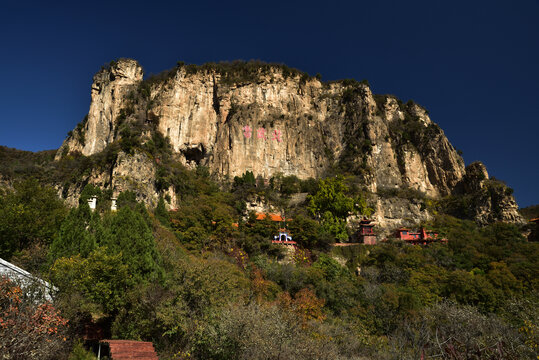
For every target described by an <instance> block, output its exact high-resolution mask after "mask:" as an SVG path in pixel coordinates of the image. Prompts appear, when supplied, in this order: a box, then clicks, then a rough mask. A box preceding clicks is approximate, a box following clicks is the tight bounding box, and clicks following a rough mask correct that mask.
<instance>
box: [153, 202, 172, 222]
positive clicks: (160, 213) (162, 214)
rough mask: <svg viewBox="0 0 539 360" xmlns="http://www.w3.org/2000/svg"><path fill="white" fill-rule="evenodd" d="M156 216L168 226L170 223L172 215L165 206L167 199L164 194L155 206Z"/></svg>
mask: <svg viewBox="0 0 539 360" xmlns="http://www.w3.org/2000/svg"><path fill="white" fill-rule="evenodd" d="M155 217H156V218H157V219H158V220H159V221H160V222H161V224H163V225H165V226H168V225H169V224H170V216H169V214H168V211H167V208H166V207H165V200H164V199H163V197H162V196H160V197H159V202H158V203H157V207H156V208H155Z"/></svg>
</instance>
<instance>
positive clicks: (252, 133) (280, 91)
mask: <svg viewBox="0 0 539 360" xmlns="http://www.w3.org/2000/svg"><path fill="white" fill-rule="evenodd" d="M234 71H236V73H234ZM242 71H243V70H241V71H238V69H235V70H230V71H228V70H223V69H222V68H219V67H218V66H216V67H215V68H212V67H211V66H210V67H199V68H198V69H193V67H189V66H182V67H179V68H177V69H175V70H174V71H171V72H170V73H169V74H168V76H166V77H163V78H161V79H158V80H156V79H153V80H152V81H148V80H146V81H143V80H142V68H141V66H140V65H139V64H138V63H137V62H136V61H134V60H129V59H124V60H119V61H118V62H116V63H113V64H112V65H111V66H110V67H109V68H108V69H102V70H101V71H99V72H98V73H97V74H96V75H95V76H94V81H93V84H92V102H91V105H90V111H89V114H88V121H87V122H86V124H85V126H84V130H83V131H84V136H82V137H81V136H71V137H70V138H68V139H67V140H66V141H65V142H64V144H63V145H62V147H61V148H60V150H59V152H58V154H57V158H60V157H61V156H62V154H66V153H69V152H73V151H79V152H81V153H82V154H83V155H92V154H95V153H98V152H100V151H102V150H103V149H104V148H105V146H106V145H107V144H110V143H112V142H114V141H116V140H119V139H120V138H121V132H119V131H118V127H119V125H120V124H121V123H122V122H126V121H128V122H129V121H130V122H134V123H135V122H138V123H152V124H154V125H155V128H156V129H157V131H159V132H160V133H161V134H162V135H164V136H165V137H168V139H169V141H170V143H171V145H172V147H173V149H174V151H175V154H176V156H177V157H178V158H179V159H180V161H182V162H183V163H184V164H186V165H188V166H189V165H193V166H194V165H205V166H207V167H208V168H209V169H210V171H211V172H212V173H214V174H217V175H219V176H222V177H227V176H228V177H230V178H232V177H234V176H241V175H242V174H243V173H245V172H246V171H252V172H253V173H254V175H255V176H261V177H263V178H265V179H268V178H270V177H271V176H272V175H274V174H276V173H282V174H284V175H296V176H297V177H299V178H303V179H304V178H309V177H315V178H316V177H319V176H322V175H324V174H327V171H328V169H331V168H334V167H335V166H339V167H340V169H341V170H346V171H348V172H351V173H355V174H357V175H360V176H361V177H362V178H363V180H364V183H365V185H366V186H367V188H368V189H369V190H370V191H372V192H377V191H381V190H387V189H397V188H401V189H407V188H411V189H415V190H417V191H420V192H422V193H425V194H426V195H428V196H430V197H433V198H439V197H441V196H444V195H448V194H450V193H451V192H452V191H453V189H454V188H455V186H456V185H457V184H458V183H459V182H460V181H461V180H462V178H463V176H464V175H465V170H464V161H463V160H462V158H461V157H460V156H459V155H458V154H457V152H456V150H455V149H454V148H453V146H452V145H451V144H450V143H449V141H448V140H447V138H446V137H445V135H444V133H443V131H442V130H441V129H440V128H439V127H438V126H437V125H436V124H434V123H433V122H432V121H431V119H430V117H429V116H428V113H427V112H426V111H425V110H424V109H423V108H422V107H420V106H418V105H416V104H413V103H409V104H402V103H401V102H400V101H398V100H397V99H395V98H394V97H391V96H376V95H373V94H372V92H371V90H370V88H369V87H368V86H367V85H365V84H360V83H357V82H349V81H342V82H333V83H321V82H320V81H319V80H317V79H315V78H309V77H306V76H301V74H299V73H296V72H292V73H290V72H288V71H287V70H286V69H284V68H283V67H279V66H270V65H266V66H265V67H261V68H260V69H258V70H256V69H255V70H253V69H252V68H251V70H250V71H251V72H250V73H249V74H248V76H242V74H243V75H245V74H244V72H243V73H242ZM81 138H83V139H84V141H81ZM123 166H124V167H125V166H126V165H125V164H124V165H123ZM109 182H111V180H109ZM148 191H149V190H148Z"/></svg>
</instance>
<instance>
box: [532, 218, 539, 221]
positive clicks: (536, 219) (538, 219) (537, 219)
mask: <svg viewBox="0 0 539 360" xmlns="http://www.w3.org/2000/svg"><path fill="white" fill-rule="evenodd" d="M530 221H533V222H539V218H535V219H531V220H530Z"/></svg>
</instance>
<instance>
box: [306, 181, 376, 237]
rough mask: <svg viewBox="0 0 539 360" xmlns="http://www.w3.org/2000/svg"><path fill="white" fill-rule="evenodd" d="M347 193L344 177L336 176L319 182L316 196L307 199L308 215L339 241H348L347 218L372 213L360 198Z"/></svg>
mask: <svg viewBox="0 0 539 360" xmlns="http://www.w3.org/2000/svg"><path fill="white" fill-rule="evenodd" d="M348 192H349V189H348V186H346V184H345V182H344V177H342V176H336V177H332V178H327V179H325V180H320V181H319V183H318V191H317V192H316V194H314V195H312V196H309V197H308V198H309V206H308V209H309V211H310V213H311V214H312V215H313V216H315V217H317V218H318V219H320V221H321V223H322V226H323V227H324V228H325V229H326V231H327V232H329V233H331V234H333V235H334V236H335V238H336V239H337V240H339V241H345V240H346V239H348V233H347V230H346V218H347V217H348V216H350V215H355V214H358V213H359V214H364V215H370V214H371V213H372V209H371V208H369V207H368V206H367V202H366V201H365V200H364V199H363V197H362V196H359V197H356V198H353V197H351V196H349V195H348Z"/></svg>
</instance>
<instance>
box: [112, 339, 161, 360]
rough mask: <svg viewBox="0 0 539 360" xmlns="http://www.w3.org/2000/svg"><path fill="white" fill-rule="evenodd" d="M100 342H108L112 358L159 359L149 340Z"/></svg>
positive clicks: (123, 359) (121, 359) (122, 359)
mask: <svg viewBox="0 0 539 360" xmlns="http://www.w3.org/2000/svg"><path fill="white" fill-rule="evenodd" d="M101 342H102V343H106V344H109V347H110V357H111V359H112V360H127V359H138V360H159V358H158V357H157V354H156V353H155V350H154V348H153V344H152V343H151V342H146V341H132V340H101Z"/></svg>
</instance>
